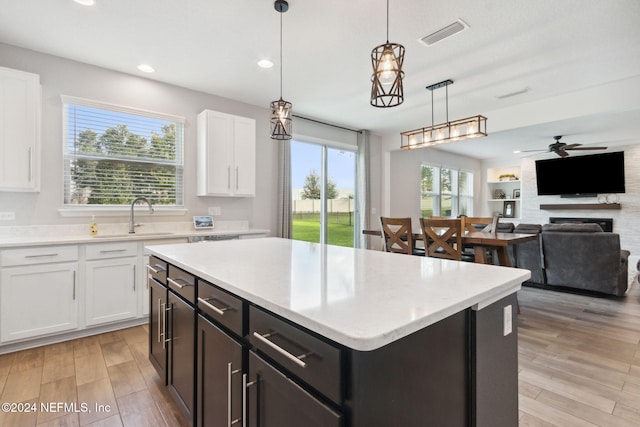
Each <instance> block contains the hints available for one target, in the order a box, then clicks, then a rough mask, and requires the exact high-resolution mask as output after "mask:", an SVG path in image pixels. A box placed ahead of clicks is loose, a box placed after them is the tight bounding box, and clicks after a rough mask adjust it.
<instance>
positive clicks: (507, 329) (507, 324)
mask: <svg viewBox="0 0 640 427" xmlns="http://www.w3.org/2000/svg"><path fill="white" fill-rule="evenodd" d="M512 312H513V309H512V308H511V304H509V305H508V306H506V307H504V308H503V309H502V314H503V316H504V320H503V323H502V335H503V336H505V337H506V336H507V335H509V334H510V333H511V332H513V320H512V319H513V313H512Z"/></svg>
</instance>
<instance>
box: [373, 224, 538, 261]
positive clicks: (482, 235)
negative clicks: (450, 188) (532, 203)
mask: <svg viewBox="0 0 640 427" xmlns="http://www.w3.org/2000/svg"><path fill="white" fill-rule="evenodd" d="M362 234H365V235H369V236H378V237H382V231H380V230H375V229H365V230H362ZM413 238H414V239H415V240H423V236H422V233H413ZM461 238H462V244H463V245H465V246H472V247H473V251H474V259H475V262H477V263H481V264H488V263H489V261H488V259H487V251H496V252H497V254H498V262H499V264H500V265H501V266H504V267H511V261H510V260H509V250H508V247H509V246H511V245H517V244H519V243H524V242H528V241H531V240H536V239H537V238H538V235H537V234H527V233H500V232H498V233H490V232H484V231H471V232H466V233H463V234H462V236H461Z"/></svg>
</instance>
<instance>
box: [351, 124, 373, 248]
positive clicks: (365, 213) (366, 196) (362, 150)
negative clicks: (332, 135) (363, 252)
mask: <svg viewBox="0 0 640 427" xmlns="http://www.w3.org/2000/svg"><path fill="white" fill-rule="evenodd" d="M369 156H370V154H369V131H367V130H363V131H361V132H360V133H359V134H358V155H357V157H356V180H357V182H356V208H355V209H356V212H355V218H356V220H355V228H356V229H355V232H356V238H355V242H354V243H355V244H354V246H355V247H356V248H365V249H368V247H369V239H368V238H367V236H365V235H363V234H362V230H365V229H368V228H370V227H369V208H370V204H371V192H370V190H369Z"/></svg>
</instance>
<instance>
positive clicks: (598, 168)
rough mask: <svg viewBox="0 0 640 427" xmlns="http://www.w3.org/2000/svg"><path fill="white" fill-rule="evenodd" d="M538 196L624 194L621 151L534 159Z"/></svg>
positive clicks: (622, 156)
mask: <svg viewBox="0 0 640 427" xmlns="http://www.w3.org/2000/svg"><path fill="white" fill-rule="evenodd" d="M536 181H537V183H538V195H539V196H550V195H564V196H578V197H593V196H596V195H598V194H610V193H624V192H625V185H624V184H625V182H624V151H617V152H614V153H604V154H592V155H588V156H571V157H559V158H557V159H545V160H537V161H536Z"/></svg>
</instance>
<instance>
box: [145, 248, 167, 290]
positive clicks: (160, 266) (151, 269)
mask: <svg viewBox="0 0 640 427" xmlns="http://www.w3.org/2000/svg"><path fill="white" fill-rule="evenodd" d="M167 268H168V266H167V263H166V262H164V261H163V260H161V259H160V258H157V257H155V256H153V255H151V256H150V257H149V264H147V273H149V276H151V277H153V278H154V279H156V281H157V282H158V283H162V284H163V285H165V286H166V284H167Z"/></svg>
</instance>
